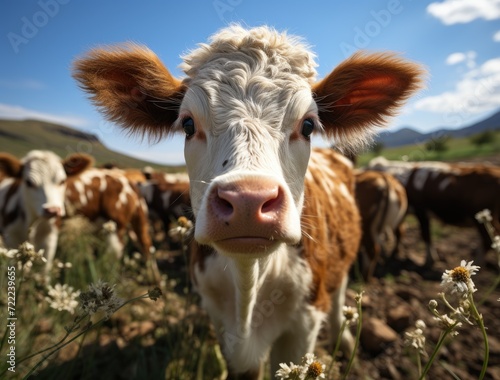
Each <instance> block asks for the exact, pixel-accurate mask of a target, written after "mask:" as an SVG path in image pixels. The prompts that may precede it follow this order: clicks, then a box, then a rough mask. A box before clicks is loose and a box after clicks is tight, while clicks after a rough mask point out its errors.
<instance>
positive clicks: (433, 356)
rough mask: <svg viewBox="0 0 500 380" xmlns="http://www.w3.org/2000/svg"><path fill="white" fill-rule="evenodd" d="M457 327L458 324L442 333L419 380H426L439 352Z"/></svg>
mask: <svg viewBox="0 0 500 380" xmlns="http://www.w3.org/2000/svg"><path fill="white" fill-rule="evenodd" d="M455 325H456V323H455V324H454V325H452V326H450V327H448V328H447V329H446V330H445V331H444V332H443V333H441V336H440V337H439V340H438V342H437V344H436V347H434V351H433V352H432V355H431V357H430V358H429V361H428V362H427V364H426V365H425V368H424V370H423V372H422V373H421V374H420V377H419V378H418V380H423V379H425V376H426V375H427V372H429V369H430V368H431V365H432V363H433V362H434V360H435V359H436V356H437V354H438V352H439V350H440V349H441V346H442V345H443V343H444V340H445V338H446V337H447V336H448V334H449V333H450V332H451V331H452V330H453V329H454V328H455Z"/></svg>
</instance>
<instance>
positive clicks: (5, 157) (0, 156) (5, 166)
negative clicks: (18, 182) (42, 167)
mask: <svg viewBox="0 0 500 380" xmlns="http://www.w3.org/2000/svg"><path fill="white" fill-rule="evenodd" d="M22 168H23V165H22V163H21V161H20V160H18V159H17V157H14V156H13V155H12V154H9V153H0V181H1V180H2V179H3V178H7V177H14V178H20V177H21V172H22Z"/></svg>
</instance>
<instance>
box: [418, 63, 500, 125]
mask: <svg viewBox="0 0 500 380" xmlns="http://www.w3.org/2000/svg"><path fill="white" fill-rule="evenodd" d="M498 107H500V58H493V59H490V60H489V61H486V62H485V63H483V64H482V65H481V66H480V67H478V68H476V69H473V70H469V71H468V72H467V73H466V74H464V76H463V77H462V79H461V80H460V81H459V82H458V83H457V85H456V86H455V89H454V90H453V91H448V92H444V93H442V94H439V95H435V96H428V97H425V98H422V99H420V100H418V101H417V102H415V108H416V109H418V110H422V111H429V112H435V113H440V114H443V116H444V117H445V118H447V120H445V122H451V121H453V122H457V123H458V122H459V119H462V120H463V118H465V117H466V116H470V115H472V114H478V113H481V112H487V111H492V110H495V109H497V108H498ZM455 116H456V117H455Z"/></svg>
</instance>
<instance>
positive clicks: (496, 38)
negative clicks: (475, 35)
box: [493, 30, 500, 42]
mask: <svg viewBox="0 0 500 380" xmlns="http://www.w3.org/2000/svg"><path fill="white" fill-rule="evenodd" d="M493 41H495V42H500V30H499V31H498V32H495V34H494V35H493Z"/></svg>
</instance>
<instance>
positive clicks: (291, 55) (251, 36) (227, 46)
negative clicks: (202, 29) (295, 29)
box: [180, 24, 317, 83]
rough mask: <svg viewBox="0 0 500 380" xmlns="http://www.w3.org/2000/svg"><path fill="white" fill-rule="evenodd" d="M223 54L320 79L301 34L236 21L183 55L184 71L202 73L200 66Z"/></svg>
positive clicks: (194, 74) (313, 79)
mask: <svg viewBox="0 0 500 380" xmlns="http://www.w3.org/2000/svg"><path fill="white" fill-rule="evenodd" d="M221 57H225V58H231V57H233V58H236V59H242V57H245V58H247V59H248V58H251V61H248V63H249V64H250V65H253V66H263V65H273V66H278V68H280V67H282V68H283V69H284V70H286V71H288V72H291V73H294V74H296V75H299V76H300V77H302V78H304V79H306V80H307V81H308V82H310V83H313V82H314V81H315V79H316V75H317V72H316V69H315V67H316V66H317V64H316V62H315V61H314V58H315V55H314V54H313V53H312V52H311V51H310V49H309V46H308V45H306V44H305V43H304V42H303V41H302V39H301V38H300V37H297V36H291V35H288V34H287V33H286V32H278V31H276V30H275V29H273V28H271V27H268V26H261V27H258V28H254V29H250V30H247V29H245V28H243V27H242V26H241V25H239V24H232V25H230V26H229V27H227V28H224V29H222V30H221V31H219V32H218V33H216V34H214V35H213V36H212V37H210V39H209V44H199V45H198V48H197V49H194V50H192V51H190V52H189V53H187V54H185V55H184V56H183V57H182V58H183V60H184V63H182V64H181V66H180V67H181V68H182V70H183V71H184V72H185V73H186V75H188V76H189V77H194V76H196V75H197V74H198V71H199V69H200V68H202V67H204V66H206V65H207V64H209V63H210V62H213V61H214V60H217V59H219V58H221Z"/></svg>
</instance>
